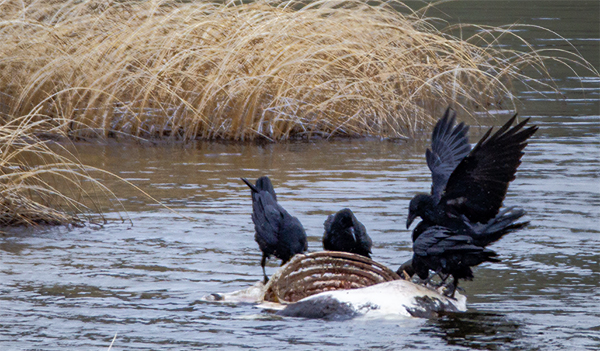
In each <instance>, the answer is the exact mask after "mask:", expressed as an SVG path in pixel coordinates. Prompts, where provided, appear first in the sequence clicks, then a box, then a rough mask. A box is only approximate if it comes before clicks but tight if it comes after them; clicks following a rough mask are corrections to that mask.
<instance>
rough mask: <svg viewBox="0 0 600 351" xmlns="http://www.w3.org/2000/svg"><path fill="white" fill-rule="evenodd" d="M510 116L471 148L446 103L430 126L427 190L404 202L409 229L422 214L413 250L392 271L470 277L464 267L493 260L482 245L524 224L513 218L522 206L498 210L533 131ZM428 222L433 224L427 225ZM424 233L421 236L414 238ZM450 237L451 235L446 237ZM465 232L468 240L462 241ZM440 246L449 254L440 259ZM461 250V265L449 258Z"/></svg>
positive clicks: (462, 128) (535, 128) (463, 129)
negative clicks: (407, 207)
mask: <svg viewBox="0 0 600 351" xmlns="http://www.w3.org/2000/svg"><path fill="white" fill-rule="evenodd" d="M516 116H517V115H516V114H515V115H514V116H513V117H512V118H511V119H510V120H509V121H508V122H507V123H505V124H504V126H502V127H501V128H500V129H499V130H498V131H497V132H496V133H494V134H493V135H491V136H490V134H491V132H492V129H490V130H488V131H487V133H486V134H485V135H484V136H483V137H482V138H481V140H480V141H479V142H478V143H477V145H475V147H474V148H473V149H471V146H470V144H469V141H468V137H467V132H468V126H465V125H464V124H463V123H460V124H458V125H456V126H454V123H455V118H456V113H455V112H454V111H453V110H452V109H451V108H448V109H447V110H446V112H445V114H444V116H443V117H442V118H441V119H440V120H439V121H438V123H437V124H436V125H435V127H434V130H433V133H432V140H431V150H429V149H428V150H427V152H426V159H427V166H428V167H429V169H430V170H431V174H432V185H431V194H418V195H416V196H415V197H413V199H412V200H411V201H410V204H409V214H408V219H407V221H406V227H407V228H409V227H410V225H411V223H412V222H413V221H414V219H415V218H416V217H421V218H422V221H421V222H420V223H419V224H418V225H417V226H416V228H415V229H414V230H413V233H412V240H413V251H414V252H415V254H414V255H413V260H412V261H408V262H406V263H404V264H403V265H402V266H401V267H400V269H399V270H398V274H401V273H402V271H405V272H406V273H407V274H408V275H412V274H413V273H414V272H417V273H418V274H419V276H420V277H421V278H422V279H426V278H427V277H428V273H427V272H428V270H429V269H431V270H433V271H435V272H438V273H441V275H442V277H444V276H443V275H445V276H446V277H447V276H448V274H450V275H453V277H454V280H455V283H456V284H457V283H458V282H457V279H459V278H460V279H463V278H466V279H469V278H471V277H472V272H471V270H470V268H468V267H471V266H475V265H477V264H479V263H482V262H485V261H494V258H493V257H494V256H495V254H494V255H491V251H489V250H486V249H485V246H487V245H489V244H491V243H492V242H494V241H496V240H498V239H500V238H501V237H502V236H503V235H504V234H506V233H508V232H510V231H513V230H515V229H519V228H522V227H523V226H525V225H526V223H518V224H515V223H514V222H515V221H516V220H517V219H519V218H520V217H522V216H523V215H524V214H525V211H523V210H518V209H513V208H511V209H508V210H505V211H502V212H501V213H500V214H499V211H500V208H501V207H502V202H503V201H504V197H505V196H506V192H507V189H508V184H509V183H510V182H511V181H512V180H514V179H515V173H516V171H517V168H518V166H519V165H520V163H521V157H522V156H523V149H524V148H525V146H526V145H527V139H529V137H531V136H532V135H533V134H534V133H535V132H536V130H537V126H532V127H529V128H526V129H523V127H524V126H525V124H526V123H527V122H528V121H529V119H526V120H524V121H522V122H521V123H519V124H517V125H516V126H514V127H512V128H511V125H512V124H513V122H514V121H515V119H516ZM432 227H435V229H430V228H432ZM425 233H427V236H426V238H424V239H422V240H421V241H419V238H420V236H421V235H423V234H425ZM451 236H457V238H449V237H451ZM465 236H467V237H470V238H471V239H469V240H466V238H465ZM447 237H448V238H447ZM428 245H430V246H431V247H430V249H431V250H433V251H432V252H433V253H435V255H431V254H430V255H429V256H426V258H424V257H425V256H419V255H417V254H416V251H415V250H418V251H419V252H420V253H421V254H422V253H425V252H427V248H428ZM475 247H477V249H476V248H475ZM445 249H447V250H448V253H447V255H450V256H451V257H450V258H445V256H444V254H443V253H444V250H445ZM469 250H471V251H469ZM461 254H464V257H463V258H464V260H463V261H460V262H461V264H462V265H463V266H464V267H463V266H460V265H458V264H450V263H449V262H453V261H452V260H453V259H455V258H460V257H461V256H460V255H461ZM417 256H418V257H417ZM415 259H417V260H415ZM478 261H480V262H478ZM474 262H477V263H474ZM465 267H466V268H465ZM467 268H468V269H467ZM454 273H455V274H454ZM423 277H425V278H423ZM452 293H454V291H453V292H452Z"/></svg>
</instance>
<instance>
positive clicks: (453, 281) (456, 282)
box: [444, 276, 458, 298]
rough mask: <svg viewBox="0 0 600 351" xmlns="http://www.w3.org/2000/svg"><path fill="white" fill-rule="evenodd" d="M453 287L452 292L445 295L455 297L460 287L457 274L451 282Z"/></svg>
mask: <svg viewBox="0 0 600 351" xmlns="http://www.w3.org/2000/svg"><path fill="white" fill-rule="evenodd" d="M450 287H451V288H452V291H451V292H445V293H444V295H446V296H448V297H451V298H454V293H455V292H456V288H458V279H457V278H456V277H455V276H452V283H451V284H450Z"/></svg>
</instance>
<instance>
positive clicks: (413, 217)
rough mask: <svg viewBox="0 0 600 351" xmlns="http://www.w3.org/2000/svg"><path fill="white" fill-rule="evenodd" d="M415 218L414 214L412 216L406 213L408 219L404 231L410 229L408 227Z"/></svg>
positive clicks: (410, 213)
mask: <svg viewBox="0 0 600 351" xmlns="http://www.w3.org/2000/svg"><path fill="white" fill-rule="evenodd" d="M415 218H417V215H416V214H414V213H412V212H409V213H408V218H407V219H406V229H408V228H410V225H411V224H412V222H413V221H414V220H415Z"/></svg>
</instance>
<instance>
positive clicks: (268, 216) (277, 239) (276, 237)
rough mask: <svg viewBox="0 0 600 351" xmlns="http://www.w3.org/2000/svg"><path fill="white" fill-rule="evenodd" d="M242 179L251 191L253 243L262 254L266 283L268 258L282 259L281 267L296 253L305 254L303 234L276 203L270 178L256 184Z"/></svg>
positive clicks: (300, 226)
mask: <svg viewBox="0 0 600 351" xmlns="http://www.w3.org/2000/svg"><path fill="white" fill-rule="evenodd" d="M241 179H242V180H243V181H244V183H246V185H248V186H249V187H250V189H251V190H252V222H254V229H255V231H256V233H255V234H254V240H256V242H257V243H258V246H259V247H260V250H261V251H262V253H263V256H262V260H261V261H260V265H261V267H262V269H263V275H264V282H265V284H266V283H267V282H268V281H269V278H268V277H267V273H266V272H265V264H266V261H267V258H269V257H271V256H275V257H277V258H279V259H281V265H282V266H283V265H284V264H285V263H287V262H288V261H289V260H290V259H291V258H292V257H293V256H294V255H295V254H297V253H302V252H304V251H306V250H307V249H308V242H307V239H306V232H305V231H304V228H303V227H302V224H301V223H300V221H299V220H298V218H296V217H294V216H292V215H290V214H289V213H288V212H287V211H286V210H285V209H284V208H283V207H281V205H279V204H278V203H277V195H275V189H273V184H271V180H270V179H269V177H266V176H263V177H260V178H258V180H256V185H252V183H250V182H249V181H248V180H247V179H245V178H241Z"/></svg>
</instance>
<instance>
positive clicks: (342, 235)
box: [323, 208, 373, 258]
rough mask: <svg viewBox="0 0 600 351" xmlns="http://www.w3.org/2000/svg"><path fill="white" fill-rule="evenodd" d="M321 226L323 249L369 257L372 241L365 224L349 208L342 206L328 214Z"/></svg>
mask: <svg viewBox="0 0 600 351" xmlns="http://www.w3.org/2000/svg"><path fill="white" fill-rule="evenodd" d="M323 226H324V227H325V234H324V235H323V248H324V249H325V250H330V251H345V252H351V253H355V254H359V255H363V256H366V257H368V258H371V247H372V246H373V242H372V241H371V238H370V237H369V235H368V234H367V229H366V228H365V226H364V225H363V224H362V223H360V222H359V221H358V219H356V217H355V216H354V213H352V211H351V210H350V209H348V208H344V209H343V210H340V211H338V212H337V213H336V214H335V215H329V216H328V217H327V220H325V223H324V224H323Z"/></svg>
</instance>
